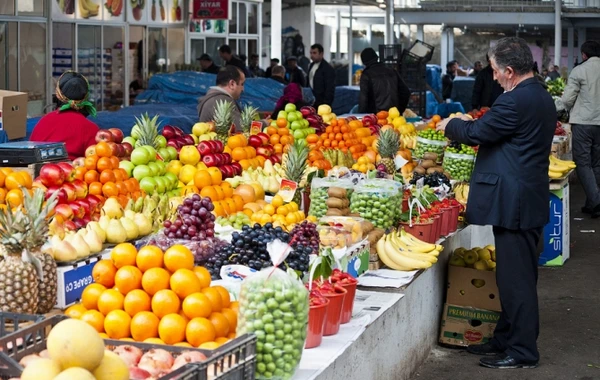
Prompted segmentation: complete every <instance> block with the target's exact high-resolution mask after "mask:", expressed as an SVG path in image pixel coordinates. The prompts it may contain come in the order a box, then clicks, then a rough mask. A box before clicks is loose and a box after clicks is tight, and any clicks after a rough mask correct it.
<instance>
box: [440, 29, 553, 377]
mask: <svg viewBox="0 0 600 380" xmlns="http://www.w3.org/2000/svg"><path fill="white" fill-rule="evenodd" d="M489 56H490V61H491V64H492V68H493V70H494V77H495V79H496V80H497V81H498V83H500V85H501V86H502V88H504V89H506V92H505V93H503V94H502V95H500V96H499V97H498V99H496V102H495V103H494V105H493V106H492V108H491V109H490V110H489V111H488V112H487V113H486V114H485V115H484V116H483V117H482V118H481V119H479V120H477V121H473V120H470V119H468V118H466V117H463V118H462V119H457V118H455V119H447V120H444V121H442V122H441V123H439V125H438V129H439V130H445V133H446V137H448V138H449V139H452V140H456V141H459V142H461V143H463V144H469V145H479V152H478V154H477V161H476V163H475V169H474V171H473V175H472V178H471V191H470V193H469V201H468V204H467V220H468V221H469V223H472V224H478V225H492V226H493V231H494V239H495V245H496V260H497V263H496V282H497V284H498V290H499V294H500V303H501V305H502V313H501V315H500V319H499V321H498V324H497V325H496V330H495V331H494V338H493V339H492V340H491V341H490V342H489V343H486V344H483V345H477V346H469V348H468V351H469V352H471V353H473V354H479V355H494V356H493V357H491V356H488V357H484V358H482V359H481V360H480V361H479V363H480V364H481V365H482V366H484V367H489V368H535V367H537V365H538V361H539V353H538V350H537V343H536V340H537V337H538V334H539V310H538V298H537V289H536V286H537V266H538V255H537V245H538V242H539V239H540V236H541V234H542V231H543V227H544V225H546V223H547V222H548V216H549V210H548V204H549V202H550V199H549V192H548V164H549V160H548V156H549V155H550V148H551V145H552V137H553V135H554V128H555V126H556V108H555V106H554V102H553V100H552V97H551V96H550V94H548V92H547V91H546V90H544V88H543V87H542V85H541V84H540V83H539V82H538V80H537V79H536V78H535V77H534V75H533V72H532V67H533V56H532V54H531V50H530V49H529V47H528V46H527V42H525V40H523V39H520V38H515V37H509V38H503V39H501V40H499V41H498V43H497V44H496V46H494V47H493V48H491V49H490V52H489Z"/></svg>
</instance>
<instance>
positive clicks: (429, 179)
mask: <svg viewBox="0 0 600 380" xmlns="http://www.w3.org/2000/svg"><path fill="white" fill-rule="evenodd" d="M421 178H425V181H424V182H425V183H424V185H428V186H429V187H438V186H441V185H442V184H445V185H446V186H448V187H451V186H450V179H448V177H446V175H444V173H439V172H434V173H431V174H419V173H413V177H412V179H411V180H410V184H411V185H415V184H416V183H417V181H418V180H420V179H421Z"/></svg>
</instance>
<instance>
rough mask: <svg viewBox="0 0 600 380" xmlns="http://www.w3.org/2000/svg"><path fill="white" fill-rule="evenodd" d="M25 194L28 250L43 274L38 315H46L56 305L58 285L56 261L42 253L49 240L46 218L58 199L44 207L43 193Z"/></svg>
mask: <svg viewBox="0 0 600 380" xmlns="http://www.w3.org/2000/svg"><path fill="white" fill-rule="evenodd" d="M23 194H24V199H23V206H24V207H25V210H26V211H27V218H28V219H29V230H28V231H27V232H28V234H27V235H28V236H27V240H26V246H27V250H28V251H29V252H31V253H32V254H33V255H35V257H36V258H37V259H38V260H39V261H40V263H41V266H42V272H43V278H42V279H41V280H40V281H38V307H37V313H38V314H45V313H48V312H50V310H52V308H53V307H54V305H56V292H57V289H56V287H57V283H58V282H57V277H58V274H57V268H56V261H54V258H53V257H52V256H50V255H48V254H47V253H43V252H42V246H43V245H44V244H45V243H46V241H47V240H48V228H49V227H48V225H49V223H48V222H49V221H48V220H47V219H46V218H47V216H48V214H49V212H50V210H52V209H54V207H55V206H56V201H55V199H56V198H55V197H51V198H50V199H48V202H46V204H45V205H44V204H43V203H44V192H43V191H41V190H39V189H36V190H35V192H34V194H33V196H31V195H29V192H27V191H24V192H23Z"/></svg>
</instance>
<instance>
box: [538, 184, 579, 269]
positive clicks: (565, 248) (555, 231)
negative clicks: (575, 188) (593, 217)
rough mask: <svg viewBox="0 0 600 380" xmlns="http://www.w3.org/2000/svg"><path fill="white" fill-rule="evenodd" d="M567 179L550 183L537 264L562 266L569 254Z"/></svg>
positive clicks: (569, 224)
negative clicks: (544, 224)
mask: <svg viewBox="0 0 600 380" xmlns="http://www.w3.org/2000/svg"><path fill="white" fill-rule="evenodd" d="M570 229H571V223H570V217H569V179H568V178H567V179H564V180H562V181H560V182H551V183H550V221H549V222H548V224H546V226H545V227H544V234H543V237H542V238H543V239H544V251H543V252H542V254H541V255H540V258H539V265H543V266H562V265H563V264H564V263H565V261H567V259H568V258H569V257H570V256H571V249H570V242H571V232H570Z"/></svg>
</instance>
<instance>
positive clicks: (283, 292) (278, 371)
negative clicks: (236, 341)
mask: <svg viewBox="0 0 600 380" xmlns="http://www.w3.org/2000/svg"><path fill="white" fill-rule="evenodd" d="M267 250H268V251H269V254H270V255H271V259H272V261H273V263H274V264H275V267H271V268H266V269H263V270H261V271H260V272H258V273H256V274H254V275H252V276H250V277H247V278H246V279H244V281H243V282H242V286H241V289H240V295H239V316H238V327H237V334H238V335H241V334H246V333H250V334H255V335H256V338H257V344H256V351H257V361H256V378H257V379H290V378H291V377H292V376H293V375H294V372H295V371H296V369H297V367H298V364H299V363H300V358H301V357H302V350H303V349H304V340H305V339H306V329H307V325H308V310H309V302H308V290H306V288H305V287H304V286H303V285H302V282H301V281H300V280H299V279H298V278H297V277H296V276H295V275H294V274H292V273H288V272H285V271H283V270H281V269H279V268H277V265H279V264H281V263H282V262H283V260H284V259H285V256H286V255H287V253H289V251H290V250H291V248H290V247H289V245H287V244H285V243H282V242H281V241H279V240H276V241H274V242H272V243H268V244H267ZM275 256H277V257H278V258H277V259H274V257H275Z"/></svg>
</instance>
